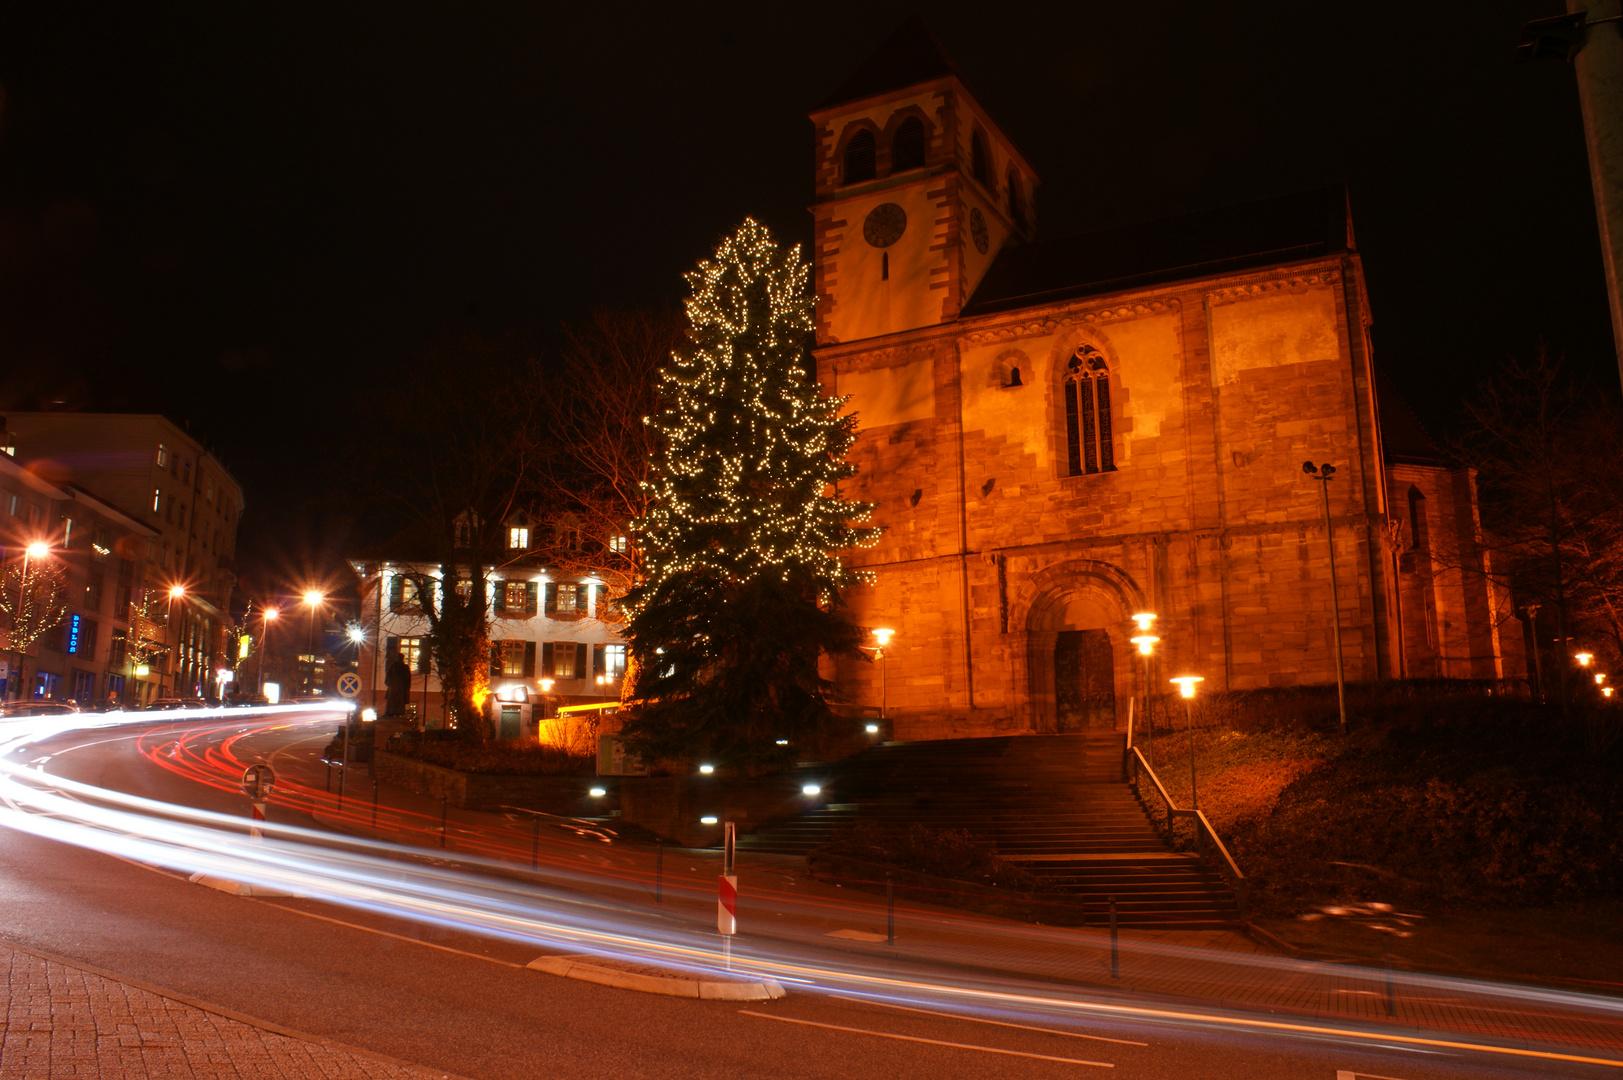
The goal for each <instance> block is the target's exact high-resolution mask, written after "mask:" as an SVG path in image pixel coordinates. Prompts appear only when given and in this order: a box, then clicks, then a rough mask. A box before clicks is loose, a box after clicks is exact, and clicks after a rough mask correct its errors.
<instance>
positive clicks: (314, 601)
mask: <svg viewBox="0 0 1623 1080" xmlns="http://www.w3.org/2000/svg"><path fill="white" fill-rule="evenodd" d="M326 599H327V597H326V595H325V594H323V593H321V592H318V591H317V590H315V589H311V590H309V591H308V592H306V593H305V594H304V602H305V603H306V604H309V605H310V606H311V607H315V606H317V605H318V604H320V603H321V602H322V601H323V600H326Z"/></svg>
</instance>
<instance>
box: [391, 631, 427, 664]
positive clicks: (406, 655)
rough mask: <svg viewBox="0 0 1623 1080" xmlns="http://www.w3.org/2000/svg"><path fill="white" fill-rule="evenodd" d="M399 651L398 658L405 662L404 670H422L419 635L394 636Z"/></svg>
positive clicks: (420, 639)
mask: <svg viewBox="0 0 1623 1080" xmlns="http://www.w3.org/2000/svg"><path fill="white" fill-rule="evenodd" d="M394 640H395V643H396V645H397V647H398V648H399V651H400V659H402V660H404V661H405V662H406V670H408V671H412V672H421V671H422V661H423V639H422V638H420V637H403V638H395V639H394Z"/></svg>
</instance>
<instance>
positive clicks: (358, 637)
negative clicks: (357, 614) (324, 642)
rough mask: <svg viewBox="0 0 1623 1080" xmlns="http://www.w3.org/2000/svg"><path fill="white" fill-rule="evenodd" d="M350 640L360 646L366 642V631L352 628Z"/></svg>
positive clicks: (356, 627)
mask: <svg viewBox="0 0 1623 1080" xmlns="http://www.w3.org/2000/svg"><path fill="white" fill-rule="evenodd" d="M349 640H351V641H353V642H354V643H355V644H357V645H359V644H360V643H361V642H363V641H365V640H366V631H365V630H362V629H361V628H360V627H359V626H352V627H350V628H349Z"/></svg>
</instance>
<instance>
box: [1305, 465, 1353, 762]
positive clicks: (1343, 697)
mask: <svg viewBox="0 0 1623 1080" xmlns="http://www.w3.org/2000/svg"><path fill="white" fill-rule="evenodd" d="M1302 471H1303V472H1305V473H1307V474H1308V475H1309V476H1311V477H1313V479H1315V480H1317V481H1319V491H1320V493H1321V494H1322V495H1323V496H1324V542H1325V543H1326V544H1328V545H1329V547H1330V609H1331V610H1330V625H1331V627H1333V628H1334V631H1335V642H1336V706H1337V707H1338V708H1339V709H1340V710H1341V733H1342V734H1343V735H1345V734H1347V682H1346V678H1345V676H1344V675H1343V673H1342V669H1341V598H1340V597H1339V596H1338V595H1337V592H1336V537H1335V533H1334V531H1333V526H1332V525H1331V524H1330V480H1331V479H1332V478H1333V477H1334V476H1335V475H1336V467H1335V466H1334V465H1330V464H1328V463H1327V464H1324V465H1315V464H1313V463H1312V462H1311V461H1304V462H1302Z"/></svg>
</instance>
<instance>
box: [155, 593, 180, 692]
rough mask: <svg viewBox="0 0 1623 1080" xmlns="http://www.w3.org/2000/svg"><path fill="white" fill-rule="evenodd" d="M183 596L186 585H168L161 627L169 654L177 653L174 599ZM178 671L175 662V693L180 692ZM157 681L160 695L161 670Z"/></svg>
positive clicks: (178, 667) (178, 666) (166, 668)
mask: <svg viewBox="0 0 1623 1080" xmlns="http://www.w3.org/2000/svg"><path fill="white" fill-rule="evenodd" d="M185 596H186V586H184V585H179V584H176V585H171V586H169V602H168V604H167V605H166V606H165V608H164V614H163V628H164V640H165V643H166V644H167V645H168V646H169V653H170V655H171V656H174V655H177V654H176V650H175V601H176V600H180V599H183V598H184V597H185ZM164 670H165V671H167V670H168V665H165V667H164ZM180 671H181V669H180V665H179V664H178V663H177V664H176V665H175V693H177V694H178V693H180ZM158 682H159V684H160V685H159V686H158V693H159V695H162V694H163V686H162V685H161V684H162V683H163V677H162V672H160V673H159V678H158Z"/></svg>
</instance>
